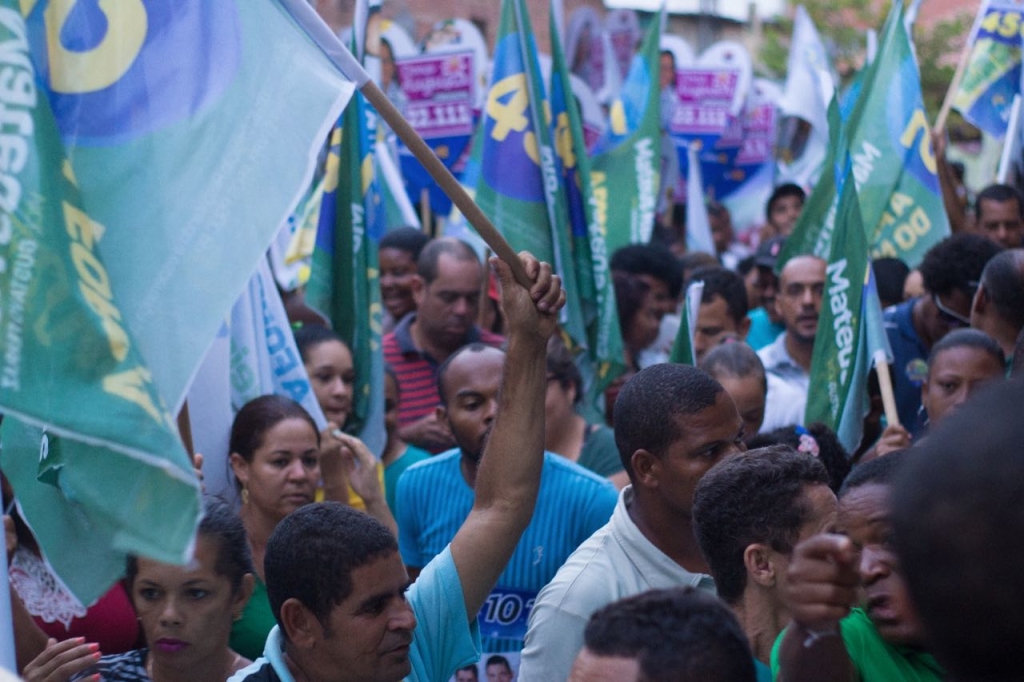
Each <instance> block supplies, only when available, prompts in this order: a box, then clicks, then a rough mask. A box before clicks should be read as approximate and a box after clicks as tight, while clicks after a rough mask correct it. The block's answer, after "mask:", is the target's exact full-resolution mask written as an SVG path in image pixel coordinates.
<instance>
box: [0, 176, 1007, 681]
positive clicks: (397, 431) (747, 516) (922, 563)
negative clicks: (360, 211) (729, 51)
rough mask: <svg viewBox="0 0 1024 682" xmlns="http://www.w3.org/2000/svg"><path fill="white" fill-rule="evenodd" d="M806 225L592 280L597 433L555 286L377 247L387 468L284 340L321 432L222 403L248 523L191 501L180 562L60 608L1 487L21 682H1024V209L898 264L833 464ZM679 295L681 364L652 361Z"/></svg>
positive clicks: (621, 253) (536, 266)
mask: <svg viewBox="0 0 1024 682" xmlns="http://www.w3.org/2000/svg"><path fill="white" fill-rule="evenodd" d="M940 161H941V159H940ZM943 189H944V191H946V192H947V193H948V191H949V190H948V188H945V187H944V188H943ZM805 199H806V195H805V193H804V190H803V189H801V188H800V187H798V186H796V185H792V184H783V185H780V186H779V187H777V188H775V191H774V193H773V194H772V195H771V197H770V199H769V200H768V202H767V205H766V207H765V223H764V225H763V226H761V227H760V228H759V229H756V230H754V231H752V232H751V233H749V234H745V235H737V234H735V231H734V229H733V227H732V224H731V218H730V214H729V211H728V209H727V208H726V207H724V206H722V205H721V204H718V203H715V202H711V203H710V204H709V205H708V207H707V208H708V215H709V219H710V223H711V233H712V237H713V240H714V251H715V252H714V253H699V252H687V250H686V241H685V230H684V229H680V226H678V225H673V224H672V223H671V221H670V220H666V224H663V225H658V226H656V229H655V230H654V235H655V237H654V239H652V241H651V242H650V243H645V244H632V245H629V246H626V247H623V248H621V249H619V250H617V251H616V252H615V253H614V254H612V256H611V258H610V262H609V267H610V276H611V281H612V282H613V284H614V293H615V299H616V304H617V313H618V321H619V325H620V331H621V337H622V347H623V357H622V358H621V360H622V363H623V365H624V366H625V371H624V373H622V374H621V376H619V377H617V378H616V379H615V380H614V381H612V382H611V383H610V385H609V386H608V387H607V390H605V391H604V394H603V400H602V402H603V410H602V409H600V408H598V409H590V408H594V406H592V405H587V406H584V405H583V402H584V399H585V396H587V395H588V384H587V382H588V381H590V380H591V378H590V377H585V376H584V375H583V374H582V373H581V371H580V369H579V367H578V366H577V362H576V357H575V355H574V353H573V351H572V350H571V349H570V346H569V345H567V343H566V339H565V338H564V337H563V335H562V333H561V330H560V328H559V313H560V311H561V310H562V308H563V306H564V305H565V300H566V297H565V292H564V291H563V289H562V283H561V280H560V278H559V276H558V275H557V274H556V273H555V272H554V270H553V268H552V266H551V265H550V264H548V263H544V262H540V261H538V260H537V259H535V258H534V257H533V256H532V255H530V254H528V253H525V252H524V253H522V254H520V255H519V261H520V262H519V265H520V266H521V268H522V270H523V271H524V272H525V277H520V278H517V277H516V276H514V274H513V270H512V268H511V267H510V264H508V263H505V262H503V261H501V260H499V259H491V260H490V262H489V263H483V262H481V259H480V257H479V256H478V254H477V252H476V251H475V250H474V248H473V247H472V246H471V245H469V244H467V243H466V242H463V241H460V240H458V239H454V238H451V237H439V238H430V237H428V236H427V235H426V234H424V233H423V232H421V231H420V230H417V229H414V228H410V227H396V228H394V229H390V230H389V231H388V233H387V235H386V236H385V237H384V238H383V239H382V240H381V241H380V243H379V249H378V252H379V264H380V278H379V282H380V288H381V301H382V303H383V306H384V313H385V314H384V320H383V324H384V330H385V332H386V333H385V335H384V337H383V341H382V353H383V357H384V360H385V363H386V368H385V380H384V396H383V399H384V411H385V428H386V436H387V438H386V443H385V445H384V448H383V450H382V451H381V452H371V451H370V449H369V448H368V447H367V445H366V444H364V443H363V442H362V441H361V440H360V439H359V438H357V437H355V436H353V435H351V433H349V432H348V431H346V428H347V427H350V426H351V423H350V422H351V416H352V411H353V402H354V396H353V391H354V386H355V385H356V381H355V380H356V378H357V376H358V375H359V373H360V372H361V371H366V368H363V367H358V366H356V363H355V362H354V359H353V353H352V351H351V349H350V348H349V346H348V345H347V344H346V342H345V341H344V340H343V339H342V338H340V337H339V336H338V335H337V334H336V333H335V332H334V331H333V330H332V329H331V328H330V326H329V324H320V323H319V322H318V321H317V319H316V318H315V317H313V318H311V317H309V316H305V315H298V316H296V317H295V319H293V320H292V322H293V323H294V324H295V327H296V328H295V341H296V346H297V348H298V351H299V353H300V355H301V358H302V362H303V365H304V366H305V369H306V372H307V374H308V376H309V380H310V385H311V387H312V389H313V391H314V393H315V395H316V398H317V401H318V403H319V405H320V407H321V409H322V411H323V414H324V416H325V418H326V419H327V425H326V428H322V429H321V428H318V426H317V423H316V422H315V421H314V419H313V418H312V417H311V416H310V415H309V414H308V413H307V411H306V410H304V409H303V408H302V407H301V406H300V405H299V404H298V403H296V402H295V401H293V400H291V399H290V398H287V397H283V396H276V395H266V396H262V397H259V398H257V399H255V400H252V401H250V402H249V403H247V404H246V405H244V406H243V407H242V408H241V409H240V410H239V411H238V412H237V414H236V416H235V418H234V422H233V425H232V428H231V434H230V442H229V452H228V453H227V461H228V463H229V466H230V470H231V473H232V476H233V479H234V481H235V484H236V487H237V492H238V499H239V500H240V504H239V505H238V506H237V508H235V507H232V506H231V505H229V504H227V503H225V502H224V501H221V500H218V499H216V498H213V497H208V498H206V499H205V502H204V510H203V515H202V520H201V522H200V524H199V527H198V530H197V538H196V542H195V547H194V550H193V552H192V558H191V561H189V562H188V563H187V564H186V565H184V566H177V565H169V564H163V563H159V562H156V561H152V560H149V559H146V558H143V557H138V558H132V559H130V560H129V562H128V564H127V566H126V567H125V573H124V577H123V580H121V581H120V582H118V583H117V584H116V585H115V586H114V587H113V588H111V589H110V591H109V592H108V593H107V594H105V595H104V596H103V597H101V598H100V599H99V600H98V601H96V602H95V603H94V604H90V605H83V604H81V603H80V602H79V601H78V600H77V599H76V598H75V596H74V595H73V594H72V593H71V592H70V591H69V590H68V589H67V588H66V587H65V586H64V584H63V583H62V581H61V579H60V577H59V576H57V575H55V574H54V573H53V572H52V570H51V569H50V567H49V565H48V564H47V562H46V561H45V557H44V556H43V553H42V552H41V550H40V548H39V546H38V544H37V543H36V541H35V540H34V538H33V536H32V531H31V528H30V527H29V525H28V524H27V523H26V521H25V520H24V519H23V518H21V517H20V515H19V513H18V511H17V507H16V505H15V504H14V503H15V497H14V496H15V491H13V490H11V489H10V486H9V485H7V484H6V481H5V482H4V489H3V502H4V508H5V510H6V516H5V527H6V531H7V533H6V540H7V554H8V557H9V576H10V588H11V596H12V612H13V618H14V626H15V644H16V649H17V659H18V667H19V672H20V674H21V675H23V677H24V679H26V680H28V681H30V682H68V681H69V680H109V681H114V680H118V681H121V680H125V681H127V680H153V681H155V682H166V681H170V680H196V681H198V682H224V681H225V680H229V681H230V682H291V681H293V680H294V681H304V680H305V681H317V682H319V681H324V682H326V681H328V680H339V681H340V680H374V681H380V682H387V681H397V680H401V679H414V680H424V681H437V682H444V681H446V680H455V681H456V682H478V681H479V680H481V679H484V678H486V679H487V680H488V682H491V681H500V682H511V681H512V680H522V681H524V682H533V681H541V682H544V681H549V680H550V681H559V682H560V681H562V680H574V681H575V680H578V681H582V680H588V681H593V680H597V681H600V680H609V681H612V680H614V681H626V682H629V681H633V680H635V681H639V680H648V681H655V682H658V681H665V682H667V681H682V682H687V681H691V680H692V681H698V680H699V681H709V682H716V681H721V682H747V681H753V680H758V681H759V682H760V681H763V680H772V679H775V680H780V681H782V682H801V681H803V680H809V681H828V680H843V681H849V680H865V681H875V680H878V681H885V682H898V681H900V680H910V681H918V680H920V681H930V680H958V681H960V682H968V681H970V682H973V681H977V682H983V681H984V682H988V681H992V682H995V681H997V680H1011V679H1021V678H1024V676H1022V675H1021V674H1020V673H1018V672H1017V671H1016V665H1015V654H1016V649H1015V647H1014V644H1015V643H1016V641H1017V638H1018V635H1017V633H1018V632H1020V631H1021V628H1020V627H1018V626H1022V625H1024V623H1021V622H1020V621H1021V620H1022V616H1021V615H1020V613H1019V608H1017V607H1018V606H1019V605H1020V604H1021V603H1024V595H1022V594H1020V593H1021V589H1022V588H1021V587H1020V581H1019V579H1018V575H1019V573H1020V571H1021V570H1022V569H1024V556H1022V554H1021V551H1020V550H1019V549H1018V545H1017V544H1016V542H1015V539H1014V538H1015V537H1016V534H1017V533H1020V532H1024V511H1022V510H1024V506H1022V504H1021V499H1022V497H1024V471H1022V469H1024V449H1022V447H1021V445H1020V443H1022V442H1024V420H1019V419H1017V418H1015V417H1014V413H1015V412H1017V411H1018V409H1019V405H1020V404H1021V403H1018V402H1017V401H1018V400H1024V381H1022V380H1021V379H1019V378H1014V376H1013V375H1014V374H1019V373H1021V372H1022V371H1024V196H1022V194H1021V193H1020V192H1019V191H1018V190H1017V189H1015V188H1014V187H1011V186H1007V185H993V186H990V187H988V188H986V189H984V190H983V191H981V192H980V193H979V194H978V195H977V197H976V201H975V204H974V206H973V207H969V208H970V210H969V211H968V210H964V209H965V208H968V207H964V206H962V205H961V204H959V203H956V202H953V205H954V208H955V210H957V211H959V213H957V214H956V215H951V216H950V223H951V225H952V226H953V229H954V232H953V234H952V235H951V236H949V237H947V238H946V239H944V240H943V241H941V242H939V243H938V244H936V245H935V246H934V247H932V248H931V249H930V250H929V251H928V252H927V254H926V255H925V256H924V258H923V260H922V261H921V262H920V264H918V265H917V267H915V268H913V269H912V268H910V267H908V266H907V264H905V263H903V262H901V261H899V260H898V259H892V258H886V259H879V260H878V261H875V262H874V263H873V267H874V273H875V278H876V280H877V283H878V290H879V295H880V298H881V299H882V301H883V302H884V305H885V312H884V319H885V331H886V334H887V336H888V341H889V345H890V347H891V350H892V356H893V361H892V363H891V369H890V373H891V376H892V384H893V386H892V390H893V397H894V400H895V405H896V412H897V414H898V421H897V420H892V421H889V420H888V419H887V418H886V417H885V415H884V414H883V407H882V405H883V399H882V387H881V384H880V382H879V380H878V378H877V376H876V375H875V374H872V375H871V376H870V377H869V380H868V386H867V388H868V393H869V395H870V397H871V410H870V412H869V414H868V415H867V416H866V418H865V420H864V424H863V438H862V440H861V442H860V443H858V444H857V446H856V447H855V448H854V449H853V450H852V451H848V450H847V449H846V448H844V446H843V445H842V444H841V442H840V440H839V439H838V438H837V435H836V434H835V433H834V432H833V431H832V430H830V429H829V428H828V427H827V426H825V425H823V424H820V423H804V422H805V419H804V415H805V412H806V406H807V399H808V392H809V389H810V382H811V374H810V370H811V362H812V357H813V356H814V351H815V345H816V342H817V339H818V336H819V335H818V326H819V317H820V314H821V312H822V305H823V299H824V297H825V290H826V286H827V283H826V262H825V261H824V260H822V259H821V258H818V257H816V256H813V255H809V254H797V255H795V256H793V257H791V258H789V259H788V260H785V261H784V262H783V261H782V260H780V258H781V256H782V254H783V251H784V246H785V244H786V240H787V238H788V237H789V236H790V235H791V233H792V231H793V229H794V226H795V225H796V223H797V221H798V219H799V216H800V214H801V210H802V208H803V204H804V201H805ZM948 207H949V205H948V206H947V208H948ZM671 213H672V212H671V211H669V214H671ZM676 213H677V214H678V213H679V212H678V211H676ZM663 217H664V216H663ZM694 283H701V284H702V291H701V294H700V300H699V306H698V309H697V311H696V316H695V318H694V319H692V320H689V323H690V324H691V325H692V332H693V352H694V360H695V364H694V365H693V366H690V365H682V364H677V363H673V362H669V357H670V354H671V350H672V347H673V344H674V342H675V340H676V338H677V336H678V335H679V330H680V326H681V324H683V315H682V309H683V305H684V300H685V298H686V292H687V291H688V290H689V288H690V286H691V285H692V284H694ZM300 307H301V306H300ZM289 311H290V312H291V311H292V306H291V305H290V306H289ZM197 468H198V467H197ZM168 511H169V513H173V510H168Z"/></svg>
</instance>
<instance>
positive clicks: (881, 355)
mask: <svg viewBox="0 0 1024 682" xmlns="http://www.w3.org/2000/svg"><path fill="white" fill-rule="evenodd" d="M874 359H875V371H876V372H877V373H878V386H879V388H881V389H882V405H883V406H884V407H885V421H886V422H888V423H889V426H893V425H899V423H900V415H899V412H897V411H896V397H895V395H894V394H893V390H892V376H891V375H890V374H889V359H888V358H887V357H885V351H884V350H877V351H875V358H874Z"/></svg>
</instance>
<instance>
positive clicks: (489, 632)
mask: <svg viewBox="0 0 1024 682" xmlns="http://www.w3.org/2000/svg"><path fill="white" fill-rule="evenodd" d="M536 600H537V593H536V592H530V591H528V590H513V589H511V588H506V587H500V586H499V587H495V588H494V589H493V590H492V591H491V593H490V594H489V595H488V596H487V599H486V600H485V601H484V605H483V606H482V607H480V613H479V614H477V623H478V624H479V625H480V637H481V638H482V639H504V640H511V641H518V642H522V641H523V640H524V639H525V638H526V628H527V625H528V624H529V621H530V612H531V611H533V604H534V602H535V601H536Z"/></svg>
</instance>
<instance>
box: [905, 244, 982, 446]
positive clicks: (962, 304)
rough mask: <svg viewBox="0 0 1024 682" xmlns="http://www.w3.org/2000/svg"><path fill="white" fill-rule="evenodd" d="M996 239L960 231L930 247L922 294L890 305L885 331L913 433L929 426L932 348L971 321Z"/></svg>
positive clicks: (923, 268) (922, 268) (923, 270)
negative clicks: (926, 396) (925, 406)
mask: <svg viewBox="0 0 1024 682" xmlns="http://www.w3.org/2000/svg"><path fill="white" fill-rule="evenodd" d="M999 251H1000V247H999V245H998V244H996V243H995V242H993V241H990V240H989V239H987V238H985V237H982V236H980V235H976V234H962V233H961V234H955V235H953V236H952V237H947V238H946V239H943V240H942V241H941V242H939V243H938V244H936V245H935V246H933V247H932V248H931V249H929V250H928V253H926V254H925V255H924V260H923V261H921V265H920V266H919V267H918V270H919V271H920V272H921V277H922V279H923V280H924V290H925V293H924V295H923V296H919V297H917V298H914V299H911V300H909V301H906V302H905V303H901V304H900V305H898V306H894V307H892V308H889V309H887V310H886V311H885V331H886V334H888V336H889V345H890V346H891V348H892V354H893V391H894V392H895V394H896V408H897V410H898V411H899V415H900V424H901V425H902V426H904V427H905V428H906V429H907V431H908V432H909V433H910V435H911V436H917V435H918V434H920V433H921V432H922V430H923V428H924V420H923V418H922V417H921V415H919V414H918V413H919V411H920V409H921V383H922V382H923V381H924V378H925V376H926V375H927V373H928V354H929V353H930V352H931V349H932V346H934V345H935V344H936V343H937V342H938V341H939V339H941V338H942V337H943V336H945V335H946V334H948V333H949V332H951V331H952V330H954V329H959V328H960V327H969V326H970V325H971V317H970V316H971V299H972V298H973V297H974V293H975V291H976V290H977V289H978V282H979V281H980V280H981V273H982V271H983V270H984V269H985V264H986V263H988V261H989V259H990V258H992V257H993V256H995V255H996V254H997V253H999Z"/></svg>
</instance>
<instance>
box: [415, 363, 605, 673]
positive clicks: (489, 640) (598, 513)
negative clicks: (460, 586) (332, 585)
mask: <svg viewBox="0 0 1024 682" xmlns="http://www.w3.org/2000/svg"><path fill="white" fill-rule="evenodd" d="M506 364H507V363H506V357H505V353H504V352H502V351H500V350H498V349H496V348H492V347H490V346H486V345H483V344H472V345H470V346H466V347H465V348H463V349H461V350H459V351H456V352H455V353H454V354H453V355H452V356H451V357H450V358H449V359H448V361H447V362H445V363H444V364H443V365H442V366H441V368H440V369H439V370H438V393H439V394H440V396H441V407H440V408H439V409H438V419H439V421H442V422H444V423H447V424H448V425H449V427H450V429H451V432H452V434H453V435H454V436H455V441H456V443H458V445H459V447H457V448H455V449H453V450H449V451H448V452H446V453H443V454H440V455H437V456H436V457H432V458H431V459H429V460H427V461H425V462H419V463H417V464H415V465H413V466H412V467H410V468H409V469H408V470H406V472H405V473H403V474H402V477H401V478H400V479H399V483H398V496H397V512H396V515H397V518H398V528H399V542H398V544H399V549H400V550H401V553H402V558H403V559H404V560H405V563H406V567H407V568H408V570H409V573H410V575H413V576H415V575H416V574H418V573H419V570H420V568H422V567H423V566H426V565H427V564H428V563H429V562H430V561H431V560H432V559H433V558H434V557H435V556H437V555H438V554H439V553H440V552H441V551H443V550H444V548H445V547H446V546H447V545H448V543H449V542H451V539H452V537H454V536H455V534H456V533H457V532H458V530H459V527H460V526H461V525H462V522H463V521H464V520H465V518H466V516H467V515H468V514H469V513H470V509H471V508H472V507H473V499H474V488H475V487H476V483H477V477H478V470H479V468H480V466H481V463H482V457H481V455H482V453H483V451H484V446H485V443H486V442H487V438H488V435H489V434H490V433H491V427H492V425H493V421H494V415H495V414H496V411H497V409H498V400H499V389H501V387H502V373H503V371H504V368H505V366H506ZM508 364H510V365H511V361H509V362H508ZM513 366H514V365H513ZM540 426H541V425H539V424H534V425H531V426H530V427H529V428H530V429H533V430H536V429H537V428H540ZM491 456H492V454H491V453H490V452H488V454H487V455H486V457H491ZM617 500H618V493H617V492H616V490H615V487H614V486H612V485H611V483H609V482H608V480H607V479H605V478H603V477H600V476H597V475H596V474H594V473H592V472H590V471H588V470H586V469H584V468H583V467H581V466H578V465H576V464H574V463H572V462H570V461H569V460H568V459H566V458H565V457H561V456H560V455H556V454H552V453H550V452H548V453H545V454H544V468H543V470H542V473H541V484H540V491H539V493H538V496H537V506H536V508H535V510H534V513H533V519H532V520H531V521H530V525H529V526H527V528H526V531H525V532H524V533H523V536H522V539H521V540H520V541H519V544H518V545H517V547H516V550H515V552H514V553H513V554H512V558H511V560H510V561H509V563H508V566H507V567H506V569H505V571H504V572H503V573H502V574H501V576H500V577H499V578H498V583H497V585H496V586H495V588H494V589H493V590H492V591H491V594H490V595H489V596H488V598H487V599H486V601H485V602H484V604H483V608H482V609H481V611H480V614H479V623H480V629H481V634H482V635H483V647H484V652H485V653H501V654H506V653H516V652H518V651H520V650H521V649H522V646H523V637H524V636H525V635H526V624H527V621H528V619H529V615H530V610H531V607H532V604H533V601H534V600H535V599H536V597H537V593H538V592H540V590H541V588H543V587H544V586H545V585H546V584H547V583H548V582H549V581H550V580H551V579H552V578H553V577H554V576H555V573H557V572H558V569H559V567H561V565H562V564H563V563H564V562H565V560H566V559H567V558H568V557H569V555H570V554H572V553H573V552H574V551H575V550H576V548H577V547H578V546H579V545H580V544H581V543H582V542H583V541H584V540H586V539H587V538H589V537H590V536H591V535H592V534H593V533H594V531H596V530H597V529H598V528H601V527H602V526H603V525H604V524H606V523H607V522H608V519H609V518H611V515H612V511H613V510H614V509H615V503H616V501H617ZM513 662H515V661H513Z"/></svg>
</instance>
